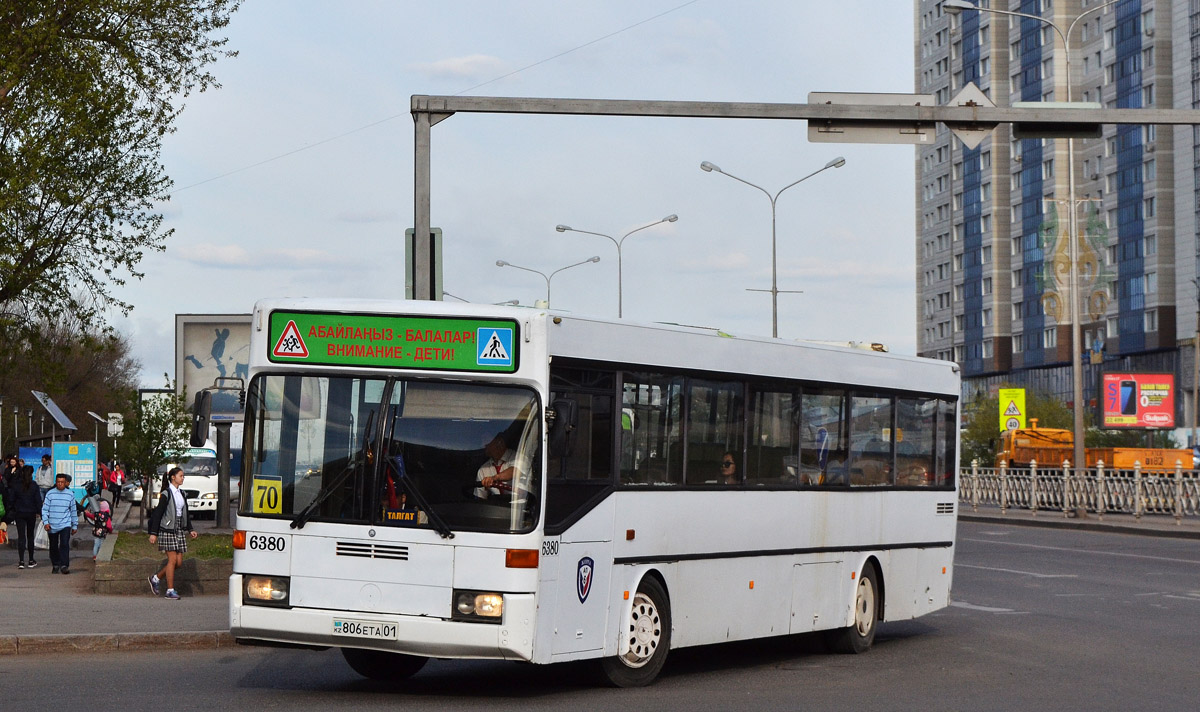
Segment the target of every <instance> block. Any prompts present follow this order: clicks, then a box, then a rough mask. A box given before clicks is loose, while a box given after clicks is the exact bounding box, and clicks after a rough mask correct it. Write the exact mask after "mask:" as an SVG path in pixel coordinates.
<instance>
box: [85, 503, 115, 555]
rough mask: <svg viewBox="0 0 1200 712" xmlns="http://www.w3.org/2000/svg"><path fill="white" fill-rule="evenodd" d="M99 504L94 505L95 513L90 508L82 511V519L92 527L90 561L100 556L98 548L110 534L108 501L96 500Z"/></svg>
mask: <svg viewBox="0 0 1200 712" xmlns="http://www.w3.org/2000/svg"><path fill="white" fill-rule="evenodd" d="M96 499H97V500H99V504H97V505H96V511H95V512H93V511H92V510H91V508H90V507H89V508H88V509H85V510H83V518H84V519H86V520H88V522H89V523H90V524H91V525H92V538H93V539H92V561H95V560H96V557H97V556H99V555H100V547H101V546H102V545H103V544H104V539H105V537H107V536H108V535H109V534H112V530H113V523H112V508H111V507H109V506H108V501H107V500H104V499H100V498H99V497H97V498H96Z"/></svg>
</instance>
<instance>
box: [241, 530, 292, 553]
mask: <svg viewBox="0 0 1200 712" xmlns="http://www.w3.org/2000/svg"><path fill="white" fill-rule="evenodd" d="M246 546H248V547H249V548H251V549H255V550H258V551H283V550H284V549H285V548H286V547H287V542H286V541H285V540H284V538H283V537H281V536H267V535H265V534H251V535H250V536H249V537H247V540H246Z"/></svg>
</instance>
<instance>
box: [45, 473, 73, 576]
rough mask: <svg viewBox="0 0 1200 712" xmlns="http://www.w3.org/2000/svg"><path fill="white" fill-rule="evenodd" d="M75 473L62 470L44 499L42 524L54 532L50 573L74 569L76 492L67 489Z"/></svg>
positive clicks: (51, 543) (68, 571) (65, 572)
mask: <svg viewBox="0 0 1200 712" xmlns="http://www.w3.org/2000/svg"><path fill="white" fill-rule="evenodd" d="M69 484H71V476H70V475H68V474H67V473H65V472H60V473H59V474H58V476H57V477H55V478H54V489H52V490H50V491H49V492H47V493H46V497H45V499H43V500H42V526H43V527H45V528H46V531H47V532H48V533H49V534H50V567H51V568H50V573H54V574H57V573H63V574H69V573H71V535H72V534H74V533H75V532H76V531H78V530H79V511H78V510H77V509H76V508H75V493H74V492H71V491H69V490H68V489H67V485H69Z"/></svg>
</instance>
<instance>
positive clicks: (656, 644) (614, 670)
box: [600, 576, 671, 687]
mask: <svg viewBox="0 0 1200 712" xmlns="http://www.w3.org/2000/svg"><path fill="white" fill-rule="evenodd" d="M621 635H623V636H626V638H627V639H628V640H627V642H628V644H629V651H628V652H626V653H625V654H624V655H618V656H616V657H613V658H604V659H603V660H601V661H600V665H601V669H602V671H603V673H604V677H605V678H606V679H607V680H608V682H609V683H611V684H612V685H614V686H616V687H642V686H644V685H649V684H650V683H651V682H654V679H655V678H657V677H658V673H659V672H660V671H661V670H662V667H663V665H664V664H665V663H666V662H667V653H668V651H670V649H671V604H670V601H668V600H667V592H666V591H665V590H663V587H662V584H660V583H659V582H658V580H657V579H654V578H652V577H649V576H647V577H646V578H645V579H643V580H642V583H641V584H640V585H639V586H638V591H637V594H636V595H635V596H634V597H633V607H632V609H631V610H630V614H629V618H628V620H626V621H625V624H624V627H623V628H622V630H621Z"/></svg>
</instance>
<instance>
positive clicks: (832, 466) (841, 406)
mask: <svg viewBox="0 0 1200 712" xmlns="http://www.w3.org/2000/svg"><path fill="white" fill-rule="evenodd" d="M801 398H802V400H801V414H800V433H801V435H800V471H801V472H802V473H803V476H804V478H805V482H804V483H805V484H810V485H818V486H822V487H844V486H846V485H848V484H849V483H850V482H849V478H848V476H847V472H846V460H847V455H848V453H847V447H846V432H845V422H846V393H845V391H842V390H837V389H821V390H809V389H807V388H806V389H805V390H804V394H803V396H802V397H801Z"/></svg>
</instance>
